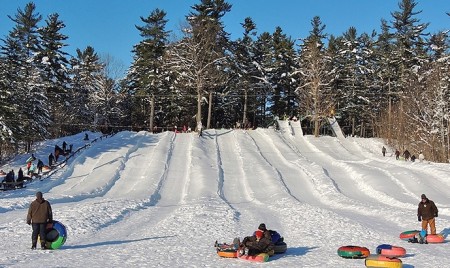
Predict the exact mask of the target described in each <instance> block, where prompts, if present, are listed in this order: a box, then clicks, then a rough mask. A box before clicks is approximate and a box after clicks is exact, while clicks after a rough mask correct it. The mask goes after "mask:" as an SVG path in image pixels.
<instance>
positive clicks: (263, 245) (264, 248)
mask: <svg viewBox="0 0 450 268" xmlns="http://www.w3.org/2000/svg"><path fill="white" fill-rule="evenodd" d="M242 245H243V250H244V251H245V248H247V249H248V252H247V255H249V256H255V255H258V254H260V253H267V254H269V255H270V256H271V255H273V254H274V244H273V243H272V240H271V239H269V238H267V237H265V236H264V232H263V231H262V230H257V231H256V232H255V234H254V235H253V236H247V237H245V238H244V240H243V241H242Z"/></svg>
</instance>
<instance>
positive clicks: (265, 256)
mask: <svg viewBox="0 0 450 268" xmlns="http://www.w3.org/2000/svg"><path fill="white" fill-rule="evenodd" d="M238 258H239V259H241V260H246V261H252V262H267V261H269V254H267V253H260V254H258V255H255V256H249V255H242V256H239V257H238Z"/></svg>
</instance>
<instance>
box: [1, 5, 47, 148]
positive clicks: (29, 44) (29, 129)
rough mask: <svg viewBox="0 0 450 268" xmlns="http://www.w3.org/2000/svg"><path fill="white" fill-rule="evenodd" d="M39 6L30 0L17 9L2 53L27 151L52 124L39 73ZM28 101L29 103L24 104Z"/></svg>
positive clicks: (43, 135)
mask: <svg viewBox="0 0 450 268" xmlns="http://www.w3.org/2000/svg"><path fill="white" fill-rule="evenodd" d="M35 10H36V6H35V5H34V4H33V3H28V4H27V5H26V6H25V8H24V10H21V9H18V10H17V14H16V15H15V16H14V17H11V16H9V18H10V19H11V20H12V21H13V22H15V26H14V28H13V29H12V30H11V31H10V32H9V35H8V36H7V38H6V41H5V45H4V46H3V47H2V52H3V54H4V55H5V60H6V64H7V66H8V68H10V69H8V70H7V72H8V74H7V76H8V79H7V81H9V82H7V83H9V85H8V86H12V87H10V88H11V90H14V91H13V93H12V94H11V98H10V100H9V103H11V105H15V106H16V112H17V114H16V116H15V125H16V126H15V127H13V128H14V129H16V132H15V134H14V135H15V137H18V139H19V140H24V141H26V143H27V148H26V149H27V150H30V146H31V144H32V142H33V140H40V139H44V138H45V137H47V136H48V135H49V132H48V130H47V128H48V126H49V125H50V123H51V121H50V114H49V111H48V102H47V96H46V95H45V91H44V82H43V80H42V77H41V76H40V69H39V64H40V63H39V60H38V58H37V57H36V55H37V54H38V53H39V51H40V50H41V47H40V43H39V35H38V23H39V22H40V21H41V19H42V16H41V15H39V14H38V13H36V11H35ZM23 100H26V103H27V105H22V102H23Z"/></svg>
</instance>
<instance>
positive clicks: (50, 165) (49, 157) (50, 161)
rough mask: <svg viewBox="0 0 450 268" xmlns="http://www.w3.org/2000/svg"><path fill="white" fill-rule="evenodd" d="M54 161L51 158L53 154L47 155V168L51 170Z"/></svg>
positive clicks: (53, 158)
mask: <svg viewBox="0 0 450 268" xmlns="http://www.w3.org/2000/svg"><path fill="white" fill-rule="evenodd" d="M54 161H55V157H54V156H53V153H50V154H49V155H48V166H49V167H50V168H52V165H53V162H54Z"/></svg>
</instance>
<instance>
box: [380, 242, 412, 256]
mask: <svg viewBox="0 0 450 268" xmlns="http://www.w3.org/2000/svg"><path fill="white" fill-rule="evenodd" d="M377 254H380V255H383V256H386V257H389V258H398V257H404V256H405V255H406V249H404V248H402V247H397V246H392V245H389V244H382V245H379V246H378V247H377Z"/></svg>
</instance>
